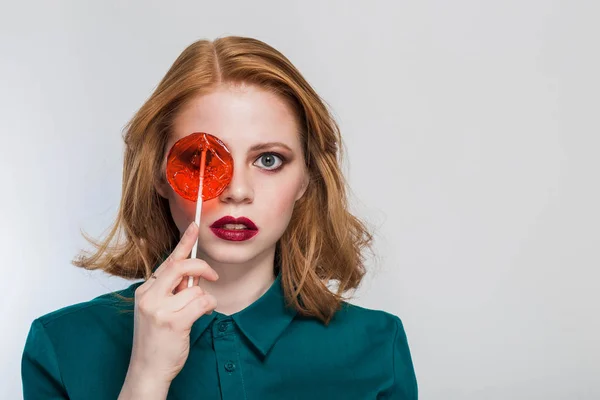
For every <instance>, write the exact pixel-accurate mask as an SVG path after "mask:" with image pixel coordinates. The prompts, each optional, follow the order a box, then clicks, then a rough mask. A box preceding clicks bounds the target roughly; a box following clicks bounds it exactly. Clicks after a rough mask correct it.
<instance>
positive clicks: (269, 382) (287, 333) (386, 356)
mask: <svg viewBox="0 0 600 400" xmlns="http://www.w3.org/2000/svg"><path fill="white" fill-rule="evenodd" d="M141 284H142V282H136V283H134V284H133V285H131V286H130V287H129V288H127V289H124V290H122V291H119V292H118V293H120V294H121V295H124V296H128V297H133V296H134V291H135V289H136V288H137V287H138V286H139V285H141ZM119 304H122V302H120V301H119V300H118V299H116V298H114V297H112V296H111V295H110V293H109V294H105V295H102V296H99V297H97V298H95V299H93V300H91V301H88V302H85V303H79V304H75V305H72V306H68V307H65V308H62V309H59V310H57V311H54V312H51V313H49V314H46V315H44V316H42V317H39V318H37V319H35V320H34V321H33V323H32V325H31V329H30V331H29V335H28V337H27V342H26V344H25V348H24V351H23V357H22V363H21V376H22V380H23V393H24V398H25V400H29V399H35V400H45V399H82V400H83V399H85V400H100V399H102V400H105V399H106V400H109V399H110V400H115V399H117V397H118V395H119V393H120V391H121V387H122V385H123V382H124V380H125V375H126V373H127V368H128V366H129V359H130V356H131V347H132V340H133V313H132V312H129V313H123V312H122V311H121V312H119V310H120V309H121V310H122V309H123V307H120V306H119ZM129 309H130V310H131V309H132V308H131V306H130V307H129ZM190 346H191V347H190V354H189V357H188V359H187V362H186V364H185V366H184V367H183V369H182V370H181V372H180V373H179V375H177V377H176V378H175V380H173V382H172V383H171V386H170V389H169V395H168V397H167V398H168V399H200V400H212V399H236V400H237V399H247V400H259V399H260V400H269V399H277V400H282V399H284V400H291V399H310V400H318V399H344V400H347V399H361V400H362V399H398V400H400V399H402V400H415V399H417V381H416V378H415V373H414V370H413V365H412V360H411V355H410V351H409V347H408V343H407V339H406V335H405V332H404V329H403V326H402V322H401V321H400V319H399V318H398V317H396V316H394V315H392V314H389V313H386V312H383V311H376V310H369V309H366V308H362V307H358V306H356V305H351V304H349V303H343V307H342V309H341V310H340V311H338V312H337V313H336V314H335V316H334V317H333V319H332V320H331V322H330V324H329V325H328V326H325V325H324V324H323V323H321V322H320V321H319V320H317V319H313V318H307V317H302V316H300V315H298V314H297V313H296V312H295V311H294V310H291V309H288V308H286V306H285V303H284V298H283V291H282V287H281V275H278V276H277V279H276V280H275V282H274V283H273V285H272V286H271V287H270V288H269V290H268V291H267V292H266V293H265V294H264V295H263V296H262V297H260V298H259V299H258V300H257V301H255V302H254V303H253V304H251V305H250V306H248V307H247V308H246V309H244V310H242V311H240V312H238V313H235V314H233V315H230V316H227V315H224V314H221V313H218V312H213V313H212V314H210V315H203V316H202V317H200V318H199V319H198V320H197V321H196V322H195V323H194V325H193V326H192V330H191V334H190Z"/></svg>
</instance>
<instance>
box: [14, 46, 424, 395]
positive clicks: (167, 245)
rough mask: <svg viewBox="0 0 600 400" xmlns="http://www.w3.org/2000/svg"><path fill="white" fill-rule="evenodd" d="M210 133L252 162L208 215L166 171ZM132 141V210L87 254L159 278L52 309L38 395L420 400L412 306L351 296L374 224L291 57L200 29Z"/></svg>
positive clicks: (29, 359)
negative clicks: (354, 203) (353, 192)
mask: <svg viewBox="0 0 600 400" xmlns="http://www.w3.org/2000/svg"><path fill="white" fill-rule="evenodd" d="M195 132H207V133H210V134H213V135H215V136H217V137H218V138H219V139H221V140H222V141H223V142H224V143H225V145H226V146H227V147H228V149H229V150H230V152H231V155H232V157H233V161H234V165H235V168H234V172H233V177H232V179H231V181H230V182H229V185H228V186H227V187H226V188H225V190H224V191H223V192H222V193H221V194H220V195H219V196H218V197H216V198H214V199H211V200H207V201H206V202H204V203H203V209H202V217H201V222H200V226H196V224H195V223H194V222H192V221H194V216H195V210H196V203H195V202H191V201H188V200H186V199H184V198H182V197H181V196H179V195H178V194H177V193H176V192H175V191H174V190H173V189H172V188H171V187H170V186H169V184H168V182H167V179H166V176H165V170H166V161H167V154H168V151H169V150H170V149H171V147H172V146H173V144H174V143H176V142H177V141H178V140H180V139H182V138H184V137H186V136H187V135H190V134H191V133H195ZM124 139H125V144H126V152H125V165H124V173H123V193H122V200H121V205H120V209H119V214H118V217H117V220H116V223H115V225H114V227H113V229H112V231H111V232H110V234H109V236H108V237H107V238H106V240H104V241H101V242H95V241H93V240H92V239H89V240H90V241H91V242H92V243H94V245H95V246H96V248H97V251H96V253H94V254H92V255H90V256H89V257H87V256H82V257H80V258H79V259H77V260H76V261H74V264H75V265H76V266H79V267H82V268H85V269H88V270H95V269H99V270H103V271H105V272H107V273H109V274H112V275H117V276H121V277H124V278H127V279H143V281H141V282H137V283H135V284H133V285H131V286H130V287H129V288H127V289H125V290H122V291H119V292H115V293H109V294H106V295H103V296H100V297H98V298H95V299H93V300H91V301H88V302H85V303H81V304H76V305H72V306H69V307H66V308H63V309H60V310H57V311H54V312H52V313H49V314H47V315H44V316H42V317H40V318H38V319H36V320H35V321H34V322H33V323H32V326H31V330H30V332H29V336H28V338H27V343H26V345H25V349H24V352H23V359H22V379H23V391H24V396H25V399H67V398H69V399H88V400H93V399H115V398H119V399H165V398H169V399H170V398H173V399H188V398H189V399H192V398H193V399H199V398H201V399H263V400H264V399H312V400H314V399H332V398H333V399H337V398H340V399H375V398H378V399H379V398H389V399H411V400H412V399H416V398H417V383H416V378H415V374H414V370H413V366H412V361H411V356H410V352H409V348H408V344H407V339H406V336H405V332H404V329H403V326H402V323H401V321H400V319H399V318H398V317H396V316H394V315H391V314H389V313H386V312H383V311H376V310H368V309H365V308H361V307H358V306H354V305H350V304H349V303H347V302H345V301H344V297H343V295H344V293H346V292H347V291H348V290H351V289H354V288H356V287H357V286H358V285H359V283H360V281H361V279H362V278H363V275H364V273H365V271H364V265H363V260H364V256H363V250H364V249H365V248H368V247H369V246H370V244H371V239H372V238H371V235H370V234H369V233H368V232H367V230H366V229H365V226H364V225H363V224H362V223H361V222H360V221H359V220H358V219H357V218H355V217H354V216H353V215H351V214H350V213H349V212H348V208H347V204H346V192H345V181H344V178H343V176H342V174H341V172H340V160H341V154H340V150H341V149H340V147H339V146H340V144H341V137H340V133H339V130H338V127H337V125H336V123H335V121H334V120H333V118H332V117H331V115H330V113H329V112H328V110H327V108H326V106H325V105H324V103H323V101H322V100H321V99H320V98H319V96H318V95H317V94H316V93H315V91H314V90H313V89H312V88H311V86H310V85H309V84H308V83H307V82H306V80H305V79H304V78H303V77H302V75H301V74H300V73H299V72H298V71H297V70H296V68H295V67H294V66H293V65H292V64H291V63H290V61H289V60H288V59H287V58H286V57H285V56H283V55H282V54H281V53H280V52H278V51H277V50H275V49H273V48H272V47H270V46H268V45H267V44H265V43H263V42H260V41H258V40H255V39H251V38H243V37H226V38H219V39H217V40H215V41H213V42H210V41H198V42H196V43H193V44H192V45H190V46H189V47H188V48H186V49H185V50H184V51H183V53H182V54H181V55H180V56H179V57H178V58H177V60H176V61H175V63H174V64H173V65H172V67H171V68H170V70H169V71H168V73H167V75H166V76H165V77H164V78H163V80H162V81H161V82H160V84H159V85H158V87H157V89H156V90H155V91H154V93H153V94H152V96H151V97H150V98H149V99H148V100H147V101H146V103H145V104H144V105H143V106H142V108H141V109H140V110H139V111H138V112H137V113H136V114H135V116H134V117H133V119H132V120H131V122H130V123H129V124H128V126H127V129H126V134H125V137H124ZM242 217H244V218H245V219H242ZM228 218H229V219H228ZM190 222H192V223H191V224H190ZM240 228H241V229H245V230H248V229H250V230H252V231H253V232H250V233H251V234H247V235H242V236H243V237H244V238H246V239H247V240H235V238H236V237H238V236H240V235H239V234H237V233H236V232H235V231H236V230H237V229H240ZM237 232H240V231H237ZM119 233H124V234H125V235H124V241H123V242H119ZM238 239H239V238H238ZM195 242H197V243H198V258H193V259H192V258H188V257H189V254H190V251H191V249H192V247H193V245H194V243H195ZM188 276H192V277H194V279H195V282H196V283H198V282H199V285H194V286H191V287H188V285H187V281H188V279H187V277H188ZM331 282H334V283H335V285H336V289H335V290H333V289H330V288H329V287H328V285H329V283H331ZM132 311H133V312H132Z"/></svg>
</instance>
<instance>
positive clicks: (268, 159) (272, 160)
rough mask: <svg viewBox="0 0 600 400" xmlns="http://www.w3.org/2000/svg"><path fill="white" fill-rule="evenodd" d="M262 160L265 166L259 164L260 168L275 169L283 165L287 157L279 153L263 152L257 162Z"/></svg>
mask: <svg viewBox="0 0 600 400" xmlns="http://www.w3.org/2000/svg"><path fill="white" fill-rule="evenodd" d="M259 160H262V164H263V167H261V166H260V165H259V167H260V168H262V169H266V170H267V171H275V170H277V169H279V168H281V166H282V165H283V163H284V161H285V159H284V158H283V156H282V155H280V154H277V153H263V154H261V155H260V156H259V157H258V158H257V159H256V161H255V162H254V163H255V164H256V163H257V162H258V161H259Z"/></svg>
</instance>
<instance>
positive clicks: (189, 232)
mask: <svg viewBox="0 0 600 400" xmlns="http://www.w3.org/2000/svg"><path fill="white" fill-rule="evenodd" d="M197 240H198V225H196V223H195V222H193V221H192V223H191V224H190V225H189V226H188V227H187V229H186V230H185V232H184V233H183V236H182V237H181V239H180V240H179V243H177V246H175V249H174V250H173V251H172V252H171V254H169V257H167V259H166V260H165V261H164V262H163V263H162V264H161V265H159V266H158V268H157V269H156V271H154V274H155V275H156V276H158V275H159V274H160V272H161V271H162V270H163V269H164V268H165V265H167V264H169V261H177V260H185V259H187V258H188V255H189V254H190V253H191V252H192V247H194V243H195V242H196V241H197Z"/></svg>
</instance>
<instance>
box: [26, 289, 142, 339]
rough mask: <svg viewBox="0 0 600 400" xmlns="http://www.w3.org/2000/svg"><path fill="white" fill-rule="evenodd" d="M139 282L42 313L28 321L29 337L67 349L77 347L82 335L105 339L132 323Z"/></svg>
mask: <svg viewBox="0 0 600 400" xmlns="http://www.w3.org/2000/svg"><path fill="white" fill-rule="evenodd" d="M139 285H141V282H137V283H134V284H132V285H130V286H129V287H127V288H125V289H123V290H119V291H114V292H110V293H106V294H103V295H101V296H98V297H96V298H93V299H91V300H88V301H84V302H81V303H76V304H72V305H69V306H66V307H62V308H59V309H57V310H54V311H51V312H49V313H47V314H44V315H41V316H39V317H38V318H36V319H35V320H34V321H33V322H32V323H31V328H30V337H29V339H31V338H36V337H44V338H45V339H46V340H45V342H46V343H47V344H52V345H53V346H55V347H57V349H67V348H76V347H77V346H76V344H77V343H79V342H82V339H84V338H85V341H88V342H89V341H92V342H93V341H94V340H97V341H104V340H105V339H106V337H107V335H109V336H110V335H111V334H112V333H113V332H117V331H121V332H126V331H128V330H129V328H130V327H131V326H132V322H133V298H134V296H135V289H136V288H137V287H138V286H139ZM123 298H128V299H131V301H130V302H127V301H126V300H124V299H123Z"/></svg>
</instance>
